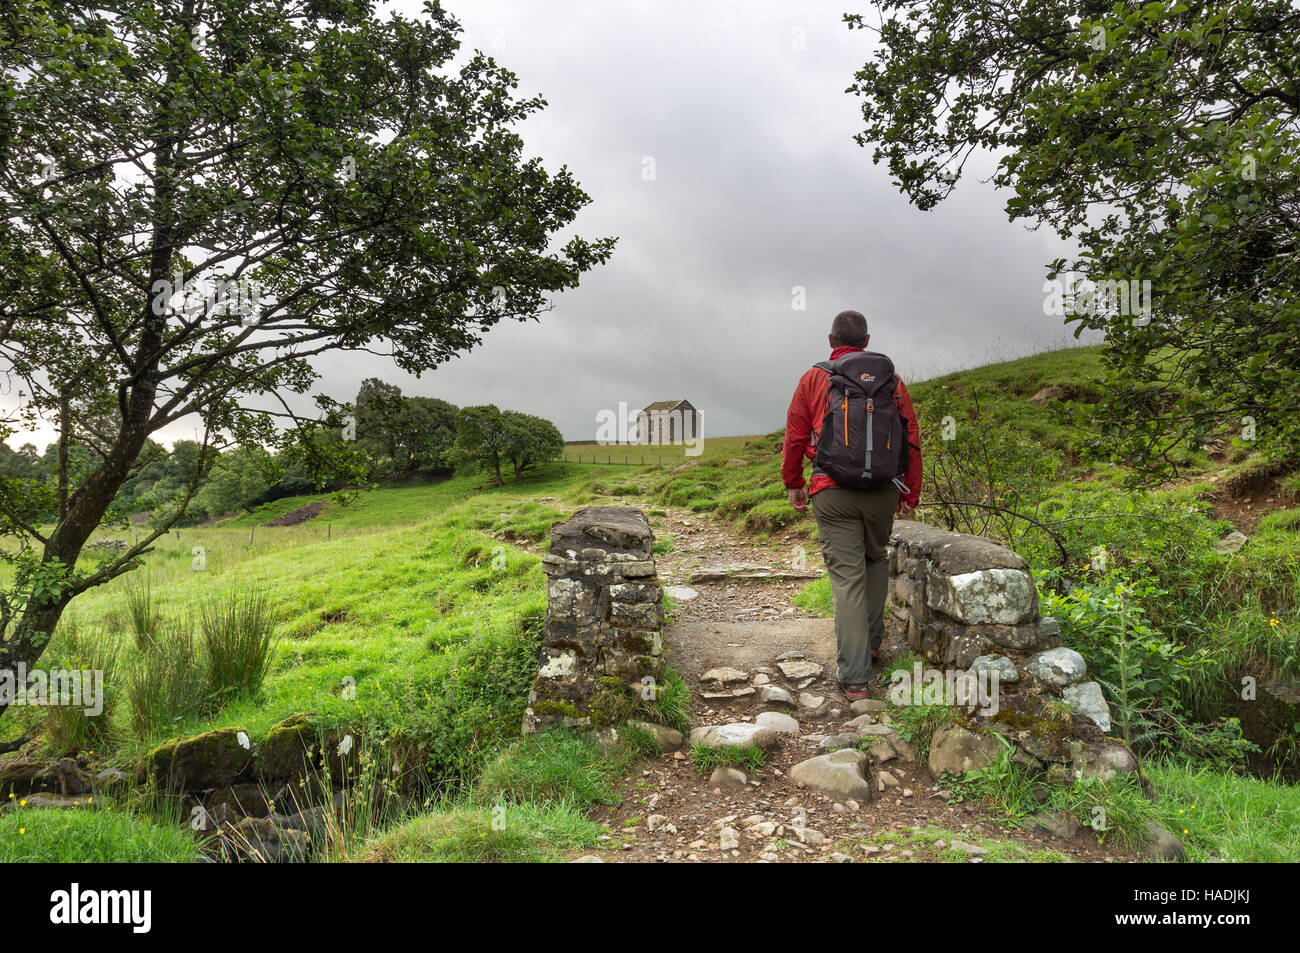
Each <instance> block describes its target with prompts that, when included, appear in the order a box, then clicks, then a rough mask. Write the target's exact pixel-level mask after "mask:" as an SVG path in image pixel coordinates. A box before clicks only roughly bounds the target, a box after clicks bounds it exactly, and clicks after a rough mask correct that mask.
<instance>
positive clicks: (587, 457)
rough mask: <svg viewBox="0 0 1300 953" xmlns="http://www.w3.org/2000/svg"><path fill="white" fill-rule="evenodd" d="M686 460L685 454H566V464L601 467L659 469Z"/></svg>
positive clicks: (584, 452) (593, 452)
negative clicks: (666, 455)
mask: <svg viewBox="0 0 1300 953" xmlns="http://www.w3.org/2000/svg"><path fill="white" fill-rule="evenodd" d="M684 460H686V455H685V454H677V455H674V456H668V457H665V456H659V455H656V454H648V453H640V454H627V453H624V454H619V453H599V452H596V451H592V452H591V453H587V452H586V451H583V452H581V453H565V455H564V462H565V463H587V464H599V465H600V466H613V467H617V466H627V467H658V466H670V465H671V466H676V465H679V464H681V463H682V462H683V461H684Z"/></svg>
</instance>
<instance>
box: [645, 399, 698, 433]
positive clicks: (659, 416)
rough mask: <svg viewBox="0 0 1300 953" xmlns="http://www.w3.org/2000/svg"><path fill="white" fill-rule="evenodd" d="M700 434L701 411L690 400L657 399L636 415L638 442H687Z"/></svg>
mask: <svg viewBox="0 0 1300 953" xmlns="http://www.w3.org/2000/svg"><path fill="white" fill-rule="evenodd" d="M700 436H701V433H700V412H699V411H698V410H696V409H695V407H694V406H693V405H692V404H691V402H690V401H689V400H657V401H655V402H654V403H653V404H651V405H650V406H649V407H646V408H645V409H644V410H643V411H641V412H640V413H639V414H637V416H636V442H637V443H643V444H673V443H685V442H686V441H688V440H696V439H698V438H699V437H700Z"/></svg>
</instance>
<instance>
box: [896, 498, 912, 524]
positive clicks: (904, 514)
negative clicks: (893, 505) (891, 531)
mask: <svg viewBox="0 0 1300 953" xmlns="http://www.w3.org/2000/svg"><path fill="white" fill-rule="evenodd" d="M915 509H916V507H915V506H908V505H907V500H904V499H901V498H900V499H899V501H898V509H897V510H896V511H895V512H894V516H895V518H897V519H900V520H905V519H907V518H908V517H909V516H911V515H912V511H913V510H915Z"/></svg>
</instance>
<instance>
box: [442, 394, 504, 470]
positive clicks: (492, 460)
mask: <svg viewBox="0 0 1300 953" xmlns="http://www.w3.org/2000/svg"><path fill="white" fill-rule="evenodd" d="M507 449H508V448H507V438H506V433H505V428H504V427H503V426H502V422H501V411H500V410H499V409H498V408H496V407H494V406H493V405H492V404H483V405H480V406H477V407H462V408H461V409H460V412H459V413H458V414H456V442H455V444H454V445H453V447H452V456H453V459H454V460H455V461H456V465H457V467H460V466H470V467H477V468H478V469H480V470H487V471H489V472H490V473H491V474H492V476H493V479H494V480H495V481H496V484H497V486H500V485H501V483H502V482H503V481H502V479H501V458H502V457H503V456H504V455H505V453H506V450H507Z"/></svg>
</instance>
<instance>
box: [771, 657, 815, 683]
mask: <svg viewBox="0 0 1300 953" xmlns="http://www.w3.org/2000/svg"><path fill="white" fill-rule="evenodd" d="M776 667H777V668H779V669H780V670H781V674H782V675H784V676H785V677H786V678H788V679H790V680H792V681H801V680H803V679H806V678H817V677H818V676H819V675H821V673H822V672H823V671H824V670H823V669H822V667H821V666H820V665H818V664H817V663H816V662H809V661H808V660H807V659H790V660H789V661H787V662H777V663H776Z"/></svg>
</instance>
